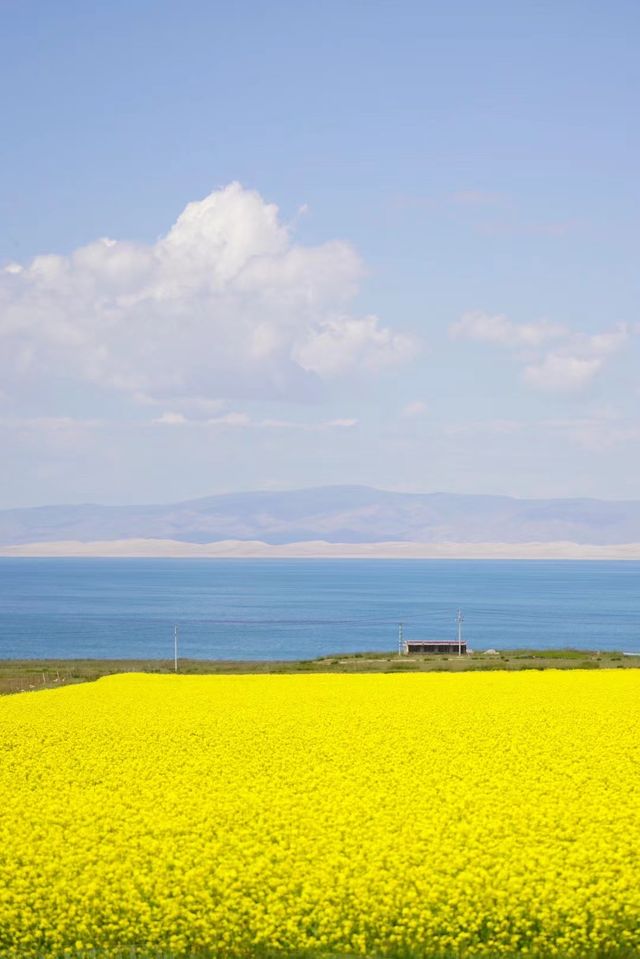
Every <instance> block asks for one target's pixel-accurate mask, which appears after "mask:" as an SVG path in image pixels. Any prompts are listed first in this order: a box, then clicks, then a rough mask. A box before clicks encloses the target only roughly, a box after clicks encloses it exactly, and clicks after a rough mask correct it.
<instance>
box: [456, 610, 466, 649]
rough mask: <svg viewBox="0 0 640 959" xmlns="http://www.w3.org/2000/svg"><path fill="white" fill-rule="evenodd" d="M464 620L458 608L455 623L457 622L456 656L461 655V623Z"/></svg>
mask: <svg viewBox="0 0 640 959" xmlns="http://www.w3.org/2000/svg"><path fill="white" fill-rule="evenodd" d="M463 622H464V616H463V615H462V610H461V609H459V610H458V615H457V617H456V623H457V624H458V656H462V623H463Z"/></svg>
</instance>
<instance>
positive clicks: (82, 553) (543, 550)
mask: <svg viewBox="0 0 640 959" xmlns="http://www.w3.org/2000/svg"><path fill="white" fill-rule="evenodd" d="M0 557H1V558H20V557H24V558H31V559H44V558H47V557H51V558H61V559H62V558H76V559H81V558H85V557H86V558H96V559H197V558H202V559H477V560H491V559H507V560H519V559H521V560H535V559H537V560H562V559H566V560H614V561H620V560H628V561H632V562H633V561H638V560H640V543H620V544H611V545H596V544H587V543H572V542H568V541H556V542H549V543H540V542H531V543H455V542H442V543H418V542H402V541H389V542H382V543H329V542H327V541H326V540H309V541H304V542H297V543H286V544H280V545H273V544H270V543H265V542H262V541H261V540H247V541H245V540H221V541H218V542H213V543H186V542H182V541H179V540H171V539H120V540H96V541H91V542H82V541H80V540H62V541H57V542H42V543H25V544H21V545H16V546H2V547H0Z"/></svg>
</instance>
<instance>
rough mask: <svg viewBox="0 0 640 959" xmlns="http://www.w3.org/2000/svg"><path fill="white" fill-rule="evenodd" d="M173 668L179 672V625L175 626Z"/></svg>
mask: <svg viewBox="0 0 640 959" xmlns="http://www.w3.org/2000/svg"><path fill="white" fill-rule="evenodd" d="M173 669H174V672H176V673H177V672H178V627H177V626H174V627H173Z"/></svg>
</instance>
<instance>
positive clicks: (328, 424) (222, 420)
mask: <svg viewBox="0 0 640 959" xmlns="http://www.w3.org/2000/svg"><path fill="white" fill-rule="evenodd" d="M152 423H153V424H155V425H160V426H172V427H177V426H180V427H182V426H189V427H196V428H198V429H202V428H205V427H231V428H241V429H252V430H300V431H302V432H305V433H316V432H319V431H322V432H324V431H325V430H336V429H337V430H342V429H352V428H353V427H354V426H357V425H358V420H357V419H352V418H342V419H328V420H320V421H318V422H311V423H309V422H305V421H300V420H286V419H270V418H266V419H254V418H252V417H250V416H249V414H248V413H244V412H233V411H232V412H229V413H224V414H222V415H220V416H213V417H210V418H208V419H187V417H185V416H184V415H183V414H182V413H176V412H173V411H168V412H165V413H163V414H162V415H161V416H158V417H156V418H155V419H154V420H152Z"/></svg>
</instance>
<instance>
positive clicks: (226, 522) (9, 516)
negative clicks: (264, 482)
mask: <svg viewBox="0 0 640 959" xmlns="http://www.w3.org/2000/svg"><path fill="white" fill-rule="evenodd" d="M125 539H127V540H128V539H149V540H154V539H163V540H172V541H177V542H184V543H194V544H206V543H214V542H216V541H227V540H237V541H254V540H258V541H261V542H264V543H267V544H270V545H274V546H277V545H285V544H290V543H300V542H306V541H316V540H323V541H326V542H328V543H344V544H359V543H360V544H366V543H385V542H412V543H446V542H455V543H490V542H500V543H532V542H539V543H546V542H573V543H579V544H592V545H603V546H604V545H618V544H624V543H637V542H640V500H619V501H616V500H600V499H595V498H591V497H580V498H572V499H560V498H554V499H519V498H516V497H510V496H503V495H488V494H464V493H446V492H440V491H439V492H433V493H398V492H394V491H392V490H378V489H375V488H373V487H368V486H350V485H344V486H317V487H311V488H306V489H296V490H289V491H270V490H258V491H254V492H242V493H220V494H215V495H212V496H204V497H199V498H197V499H190V500H180V501H177V502H173V503H166V504H140V505H133V506H104V505H101V504H95V503H83V504H78V505H73V504H72V505H50V506H34V507H18V508H15V509H6V510H0V546H19V545H23V544H33V543H45V542H64V541H74V542H75V541H77V542H96V541H100V542H103V541H110V540H125Z"/></svg>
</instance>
